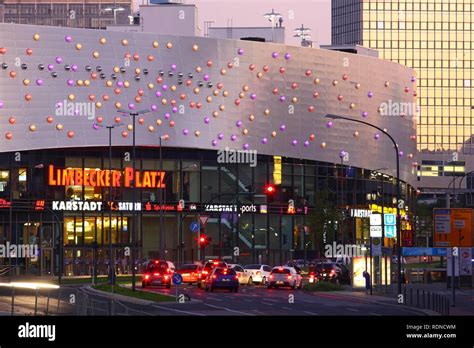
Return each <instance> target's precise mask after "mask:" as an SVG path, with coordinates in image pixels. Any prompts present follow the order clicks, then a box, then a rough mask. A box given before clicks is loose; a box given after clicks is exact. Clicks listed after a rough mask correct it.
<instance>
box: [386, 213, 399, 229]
mask: <svg viewBox="0 0 474 348" xmlns="http://www.w3.org/2000/svg"><path fill="white" fill-rule="evenodd" d="M383 221H384V225H385V226H395V225H396V223H397V219H396V216H395V214H383Z"/></svg>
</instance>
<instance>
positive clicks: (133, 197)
mask: <svg viewBox="0 0 474 348" xmlns="http://www.w3.org/2000/svg"><path fill="white" fill-rule="evenodd" d="M117 112H119V113H121V114H125V115H129V116H130V117H132V119H133V123H132V129H133V137H132V138H133V140H132V156H133V165H132V167H133V187H132V206H133V208H132V226H133V228H132V249H131V257H132V290H133V291H135V288H136V269H135V244H136V234H137V224H136V190H137V186H136V180H135V179H136V173H135V170H136V161H135V159H136V142H135V140H136V130H135V128H136V127H135V125H136V122H135V118H136V117H137V116H139V115H144V114H147V113H149V112H150V110H148V109H145V110H139V111H127V110H123V109H118V110H117Z"/></svg>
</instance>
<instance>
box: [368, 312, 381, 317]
mask: <svg viewBox="0 0 474 348" xmlns="http://www.w3.org/2000/svg"><path fill="white" fill-rule="evenodd" d="M369 314H372V315H376V316H378V317H381V316H382V315H381V314H377V313H369Z"/></svg>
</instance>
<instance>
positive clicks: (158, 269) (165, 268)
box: [142, 259, 175, 289]
mask: <svg viewBox="0 0 474 348" xmlns="http://www.w3.org/2000/svg"><path fill="white" fill-rule="evenodd" d="M174 271H175V266H174V264H173V263H172V262H171V261H164V260H157V259H155V260H151V261H148V262H147V263H146V266H145V270H144V272H143V275H142V288H145V287H147V286H153V285H163V286H165V287H166V288H167V289H169V288H171V278H172V276H173V273H174Z"/></svg>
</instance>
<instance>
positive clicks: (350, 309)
mask: <svg viewBox="0 0 474 348" xmlns="http://www.w3.org/2000/svg"><path fill="white" fill-rule="evenodd" d="M345 310H346V311H352V312H358V311H359V310H357V309H354V308H345Z"/></svg>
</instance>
